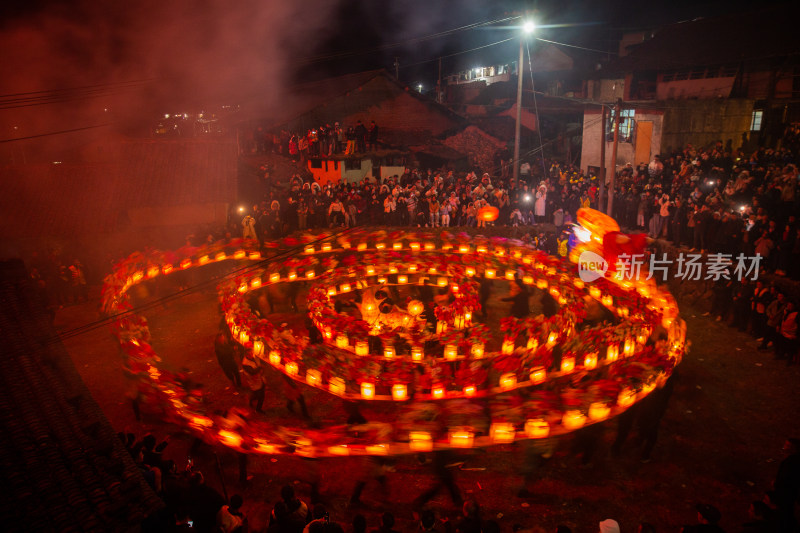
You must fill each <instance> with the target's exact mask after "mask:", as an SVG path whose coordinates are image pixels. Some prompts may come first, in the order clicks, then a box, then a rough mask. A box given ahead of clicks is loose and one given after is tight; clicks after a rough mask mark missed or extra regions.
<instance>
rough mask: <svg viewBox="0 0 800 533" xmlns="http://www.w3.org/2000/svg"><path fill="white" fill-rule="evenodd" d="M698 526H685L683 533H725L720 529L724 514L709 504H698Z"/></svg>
mask: <svg viewBox="0 0 800 533" xmlns="http://www.w3.org/2000/svg"><path fill="white" fill-rule="evenodd" d="M696 509H697V524H694V525H689V526H683V529H681V533H723V532H724V530H723V529H722V528H721V527H719V521H720V520H721V519H722V514H721V513H720V512H719V509H717V508H716V507H714V506H713V505H711V504H708V503H698V504H697V507H696Z"/></svg>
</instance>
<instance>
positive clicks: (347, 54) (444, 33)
mask: <svg viewBox="0 0 800 533" xmlns="http://www.w3.org/2000/svg"><path fill="white" fill-rule="evenodd" d="M519 18H521V17H520V16H513V17H505V18H502V19H497V20H487V21H483V22H475V23H472V24H467V25H466V26H459V27H458V28H453V29H450V30H445V31H441V32H438V33H432V34H430V35H425V36H422V37H414V38H412V39H408V40H406V41H401V42H396V43H390V44H385V45H382V46H376V47H374V48H369V49H366V50H350V51H346V52H337V53H333V54H327V55H320V56H314V57H309V58H306V59H303V60H301V62H302V63H316V62H319V61H327V60H329V59H339V58H344V57H351V56H355V55H363V54H370V53H373V52H381V51H383V50H389V49H391V48H397V47H398V46H405V45H409V44H416V43H421V42H425V41H430V40H433V39H438V38H440V37H445V36H447V35H452V34H454V33H458V32H462V31H467V30H472V29H475V28H479V27H481V26H488V25H491V24H497V23H500V22H507V21H510V20H516V19H519ZM409 66H410V65H409Z"/></svg>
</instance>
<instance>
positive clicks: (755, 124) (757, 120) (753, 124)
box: [750, 111, 764, 131]
mask: <svg viewBox="0 0 800 533" xmlns="http://www.w3.org/2000/svg"><path fill="white" fill-rule="evenodd" d="M763 116H764V112H763V111H753V118H751V119H750V131H761V119H762V118H763Z"/></svg>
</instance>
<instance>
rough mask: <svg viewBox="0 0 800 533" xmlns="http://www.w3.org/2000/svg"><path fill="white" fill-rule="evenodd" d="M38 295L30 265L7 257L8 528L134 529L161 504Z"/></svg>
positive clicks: (1, 310) (3, 362) (0, 371)
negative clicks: (91, 391) (35, 292)
mask: <svg viewBox="0 0 800 533" xmlns="http://www.w3.org/2000/svg"><path fill="white" fill-rule="evenodd" d="M33 295H34V289H33V287H32V286H31V283H30V281H29V278H28V276H27V272H26V271H25V268H24V266H23V264H22V262H21V261H18V260H15V261H4V262H1V263H0V300H2V301H3V305H2V306H0V336H1V337H0V342H2V346H3V357H2V358H0V432H1V434H2V437H0V478H2V480H3V486H4V489H5V490H4V491H3V492H4V496H3V498H0V516H2V517H3V526H2V528H3V530H4V531H98V532H99V531H103V532H106V531H130V530H133V529H135V528H136V527H137V526H138V524H140V523H141V522H142V520H143V519H144V518H145V517H147V516H149V515H150V514H151V513H153V512H154V511H156V510H157V509H159V508H160V507H161V506H162V505H163V504H162V502H161V500H159V499H158V497H157V496H156V495H155V494H154V493H153V491H152V490H151V489H150V487H149V486H148V485H147V483H146V482H145V480H144V478H143V477H142V475H141V473H140V472H139V470H138V469H137V467H136V466H135V464H134V463H133V460H132V459H131V457H130V455H129V454H128V452H127V451H126V450H125V448H124V446H123V445H122V443H121V442H120V440H119V439H118V438H117V436H116V433H115V431H114V429H113V428H112V427H111V425H110V424H109V422H108V420H106V418H105V416H104V415H103V413H102V411H101V410H100V408H99V407H98V405H97V404H96V403H95V402H94V400H93V399H92V397H91V395H90V394H89V391H88V389H87V388H86V386H85V384H84V383H83V382H82V381H81V378H80V375H79V374H78V372H77V370H76V369H75V367H74V366H73V364H72V361H71V359H70V357H69V354H67V352H66V350H65V349H64V346H63V345H62V344H61V342H60V341H59V340H58V337H57V333H56V331H55V330H54V329H53V327H52V325H51V324H50V321H49V319H48V318H47V316H46V315H45V312H44V309H43V307H42V306H41V304H40V303H39V302H37V301H35V299H34V297H33Z"/></svg>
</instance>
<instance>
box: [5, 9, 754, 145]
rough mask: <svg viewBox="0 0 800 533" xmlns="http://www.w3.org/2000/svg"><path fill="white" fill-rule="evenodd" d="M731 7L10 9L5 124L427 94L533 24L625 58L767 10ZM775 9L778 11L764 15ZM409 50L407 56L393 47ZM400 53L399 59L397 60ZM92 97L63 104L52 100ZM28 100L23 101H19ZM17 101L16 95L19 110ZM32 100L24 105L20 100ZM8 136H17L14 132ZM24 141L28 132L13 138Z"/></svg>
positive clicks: (62, 124) (71, 123)
mask: <svg viewBox="0 0 800 533" xmlns="http://www.w3.org/2000/svg"><path fill="white" fill-rule="evenodd" d="M764 3H765V2H760V3H758V4H755V3H754V2H745V1H741V0H733V1H727V2H720V1H713V2H708V3H703V2H696V1H691V0H653V1H648V2H630V1H622V0H611V1H596V0H595V1H593V0H557V1H555V0H552V1H551V0H547V1H544V0H543V1H539V2H531V1H522V0H501V1H497V2H486V1H485V0H462V1H456V0H436V1H431V0H387V1H375V0H338V1H335V0H306V1H303V2H285V1H275V0H269V1H263V0H241V1H237V2H230V1H228V0H169V1H167V2H163V1H161V0H141V1H137V2H108V1H105V0H77V1H74V2H70V3H64V2H59V1H48V0H34V1H29V0H24V1H23V0H13V1H11V2H3V3H2V7H0V10H2V11H0V14H1V15H2V16H1V17H0V50H2V52H0V54H2V61H0V95H3V99H2V100H0V124H3V126H2V127H0V128H2V130H3V131H2V137H3V138H6V137H8V136H9V135H16V133H14V132H13V131H9V130H7V128H8V127H10V125H11V124H15V125H19V124H23V128H24V130H25V132H26V133H32V132H36V131H42V130H46V129H47V128H52V127H59V128H68V127H76V128H77V127H83V126H85V125H89V124H92V123H96V122H98V121H104V120H108V117H109V115H108V113H109V109H111V110H112V111H113V113H114V115H113V116H114V120H128V119H130V118H131V117H133V116H137V115H142V114H151V115H155V114H158V113H163V112H164V111H165V110H172V111H173V112H175V111H181V110H192V109H194V110H198V109H201V108H202V107H203V106H213V105H221V104H226V103H240V102H248V101H252V100H258V101H260V102H262V103H264V104H266V105H270V104H274V103H275V102H280V99H281V95H282V94H284V92H285V91H287V90H291V86H292V85H294V84H296V83H297V82H299V81H303V80H307V79H311V78H322V77H327V76H334V75H339V74H345V73H349V72H357V71H361V70H367V69H375V68H386V69H389V70H390V71H393V70H394V69H393V66H392V64H393V63H394V58H395V57H398V58H399V60H398V61H399V63H400V80H401V81H403V82H405V83H408V84H410V85H413V86H416V85H417V84H418V83H422V84H423V85H425V86H431V85H432V84H433V83H434V81H435V78H436V76H437V68H438V61H437V58H438V57H439V56H442V55H452V54H457V53H458V52H461V51H464V50H469V49H472V48H476V47H480V46H485V45H487V44H490V43H494V42H497V41H500V40H504V39H508V38H509V37H513V36H514V35H515V32H516V31H518V30H517V29H515V27H514V26H513V24H515V23H516V24H518V21H515V22H513V23H509V22H500V23H497V24H492V25H486V26H481V27H478V28H472V29H464V30H461V31H452V32H450V33H447V34H446V35H443V36H440V37H437V38H430V39H424V40H420V38H423V37H426V36H431V35H433V34H438V33H440V32H448V31H450V30H455V29H457V28H461V27H463V26H466V25H471V24H476V23H480V22H488V21H498V20H503V19H507V18H509V17H518V16H520V15H523V14H530V15H532V16H533V17H534V18H535V20H536V21H537V23H538V24H539V25H541V26H543V27H542V28H540V30H539V32H538V33H537V35H538V36H541V37H543V38H547V39H551V40H554V41H558V42H564V43H570V44H575V45H580V46H584V47H587V48H591V49H594V50H599V51H604V50H612V51H614V50H616V49H617V40H618V38H619V36H620V35H621V33H622V32H623V31H626V30H634V29H643V28H649V27H654V26H658V25H660V24H665V23H670V22H676V21H680V20H688V19H692V18H695V17H700V16H710V15H713V14H715V13H723V12H729V11H732V10H742V9H748V8H753V6H755V5H764ZM767 3H769V2H767ZM397 43H399V44H397ZM394 44H397V45H396V46H392V45H394ZM515 47H516V43H514V42H509V43H505V44H504V45H497V46H492V47H489V48H486V49H484V50H481V51H480V52H477V53H472V54H460V55H453V56H452V57H449V58H447V59H445V60H444V63H443V66H444V73H445V74H447V73H448V72H452V71H457V70H460V69H464V68H469V67H471V66H474V65H473V63H474V62H476V61H480V60H486V59H490V58H495V57H508V56H511V57H513V56H514V53H515V52H514V50H515ZM78 87H83V88H86V87H91V88H92V89H80V90H78V91H72V92H69V93H68V94H67V96H66V97H65V93H57V94H55V95H53V94H52V93H44V95H46V96H50V99H49V100H45V99H43V98H42V97H43V93H36V94H33V95H31V94H30V92H31V91H53V90H57V89H58V90H63V89H72V88H78ZM18 93H21V94H18ZM8 95H15V96H11V97H9V96H8ZM20 98H22V99H23V100H20ZM7 125H8V126H7ZM17 131H19V130H17Z"/></svg>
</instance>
